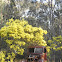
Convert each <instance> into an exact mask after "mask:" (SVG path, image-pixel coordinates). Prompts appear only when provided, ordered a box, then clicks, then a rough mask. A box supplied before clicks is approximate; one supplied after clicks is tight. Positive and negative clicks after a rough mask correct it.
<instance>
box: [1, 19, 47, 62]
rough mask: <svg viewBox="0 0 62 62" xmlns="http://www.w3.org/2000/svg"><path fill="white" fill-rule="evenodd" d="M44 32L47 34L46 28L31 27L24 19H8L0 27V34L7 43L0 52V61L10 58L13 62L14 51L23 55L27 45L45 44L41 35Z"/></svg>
mask: <svg viewBox="0 0 62 62" xmlns="http://www.w3.org/2000/svg"><path fill="white" fill-rule="evenodd" d="M45 34H47V31H46V30H43V29H42V28H40V27H39V28H38V27H33V26H32V25H29V24H28V22H27V21H26V20H24V19H23V20H18V19H16V20H14V19H9V22H7V23H6V25H5V26H3V27H2V28H1V29H0V36H1V38H2V39H3V41H4V42H5V43H6V44H7V46H6V47H5V48H4V49H3V51H1V52H0V53H2V55H3V56H2V57H1V58H0V60H1V62H2V61H3V62H4V61H5V60H6V59H7V61H9V59H10V61H11V62H13V59H14V58H15V55H16V53H17V54H20V55H23V52H24V49H25V47H28V46H29V45H35V46H36V45H40V46H47V44H46V41H45V40H44V37H43V35H45ZM2 46H3V45H2ZM4 52H5V53H4ZM6 55H7V56H6Z"/></svg>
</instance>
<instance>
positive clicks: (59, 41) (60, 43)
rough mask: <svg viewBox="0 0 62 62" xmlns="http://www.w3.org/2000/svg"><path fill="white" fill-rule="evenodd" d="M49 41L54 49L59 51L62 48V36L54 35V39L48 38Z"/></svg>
mask: <svg viewBox="0 0 62 62" xmlns="http://www.w3.org/2000/svg"><path fill="white" fill-rule="evenodd" d="M48 43H49V44H50V48H53V50H55V51H58V50H61V49H62V36H61V35H60V36H58V37H53V39H52V40H48Z"/></svg>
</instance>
